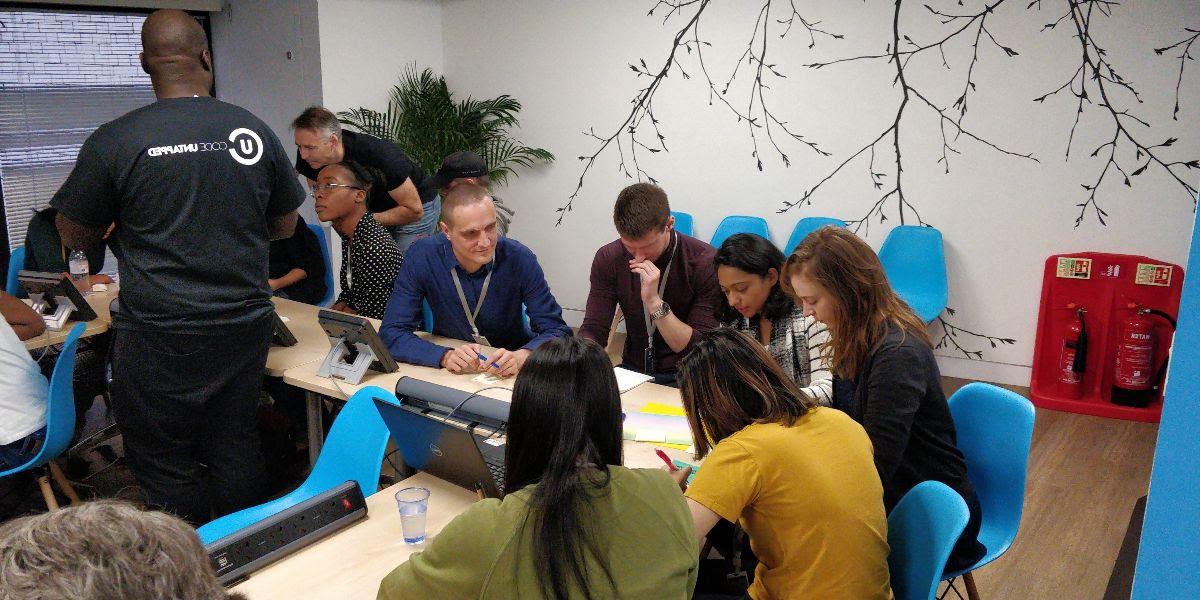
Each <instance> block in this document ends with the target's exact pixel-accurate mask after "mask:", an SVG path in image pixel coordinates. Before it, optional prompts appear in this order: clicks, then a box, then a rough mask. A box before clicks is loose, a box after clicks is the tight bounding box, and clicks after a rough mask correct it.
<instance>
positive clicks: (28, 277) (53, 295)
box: [17, 270, 96, 329]
mask: <svg viewBox="0 0 1200 600" xmlns="http://www.w3.org/2000/svg"><path fill="white" fill-rule="evenodd" d="M17 280H18V281H20V282H21V286H22V287H24V288H25V291H26V292H28V293H29V298H30V299H31V300H32V301H33V302H32V306H33V309H34V310H36V311H38V312H39V313H40V314H41V315H42V318H43V319H45V320H46V324H47V326H49V327H51V328H52V329H62V327H63V324H64V323H65V322H66V321H67V319H68V318H71V319H74V320H76V321H91V320H92V319H95V318H96V311H94V310H92V307H91V305H90V304H88V302H87V300H85V299H84V297H83V294H82V293H80V291H79V289H78V288H76V287H75V284H74V283H72V282H71V278H70V277H67V276H66V275H63V274H62V273H43V272H39V271H24V270H23V271H20V272H19V273H17Z"/></svg>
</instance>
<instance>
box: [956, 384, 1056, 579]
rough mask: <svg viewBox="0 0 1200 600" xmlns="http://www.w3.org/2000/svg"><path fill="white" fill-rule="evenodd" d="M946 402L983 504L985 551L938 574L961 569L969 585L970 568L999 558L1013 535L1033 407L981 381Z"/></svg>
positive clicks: (1018, 520)
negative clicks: (967, 565) (962, 566)
mask: <svg viewBox="0 0 1200 600" xmlns="http://www.w3.org/2000/svg"><path fill="white" fill-rule="evenodd" d="M947 403H948V404H949V405H950V414H951V416H952V417H953V419H954V428H955V430H956V431H957V435H958V447H959V449H960V450H962V453H963V456H964V457H966V459H967V476H968V477H969V478H970V479H971V486H972V487H974V488H975V494H976V495H977V496H978V497H979V504H980V507H981V508H982V510H983V518H982V521H981V522H980V526H979V542H980V543H982V544H983V545H984V546H986V547H987V554H985V555H984V556H983V558H981V559H980V560H979V562H977V563H975V564H974V565H972V566H971V568H969V569H963V570H961V571H953V572H949V571H948V572H946V573H945V574H943V575H942V578H943V579H953V578H954V577H958V576H959V575H964V576H965V578H966V579H968V582H967V587H968V589H971V588H973V586H974V582H973V581H970V577H971V571H974V570H975V569H978V568H979V567H982V566H984V565H986V564H988V563H990V562H992V561H993V560H996V559H997V558H999V557H1000V555H1001V554H1004V552H1005V551H1007V550H1008V548H1009V546H1011V545H1012V543H1013V540H1014V539H1016V537H1017V528H1018V527H1019V526H1020V524H1021V509H1022V507H1023V506H1024V502H1025V472H1026V466H1027V464H1028V462H1029V445H1030V443H1031V441H1032V439H1033V422H1034V414H1035V413H1034V410H1033V404H1032V403H1031V402H1030V401H1029V400H1027V399H1025V398H1023V397H1021V396H1020V395H1018V394H1016V393H1014V392H1010V391H1008V390H1006V389H1003V388H1000V387H997V386H994V385H991V384H987V383H979V382H975V383H969V384H967V385H965V386H963V387H962V388H961V389H959V390H958V391H957V392H954V395H952V396H950V399H949V400H947Z"/></svg>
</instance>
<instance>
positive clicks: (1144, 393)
mask: <svg viewBox="0 0 1200 600" xmlns="http://www.w3.org/2000/svg"><path fill="white" fill-rule="evenodd" d="M1129 308H1130V309H1131V312H1130V314H1129V317H1127V318H1126V319H1125V321H1124V322H1122V323H1121V330H1120V336H1119V337H1118V338H1117V352H1116V372H1115V373H1114V375H1113V386H1112V401H1113V403H1114V404H1121V405H1124V406H1138V407H1144V406H1146V405H1148V404H1150V402H1152V401H1153V400H1155V399H1156V398H1157V397H1158V390H1157V385H1158V380H1159V376H1160V375H1161V373H1162V371H1163V370H1164V368H1165V366H1166V365H1165V364H1164V365H1162V366H1161V367H1160V368H1155V366H1154V354H1155V350H1156V349H1157V344H1158V340H1157V338H1156V335H1155V333H1154V321H1153V320H1151V318H1150V317H1151V315H1155V316H1159V317H1162V318H1165V319H1166V320H1167V321H1169V322H1170V323H1171V328H1172V329H1174V327H1175V319H1174V318H1172V317H1171V316H1170V315H1168V314H1167V313H1164V312H1162V311H1159V310H1154V309H1150V308H1138V306H1137V305H1136V304H1133V303H1130V304H1129Z"/></svg>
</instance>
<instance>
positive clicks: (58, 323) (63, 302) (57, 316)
mask: <svg viewBox="0 0 1200 600" xmlns="http://www.w3.org/2000/svg"><path fill="white" fill-rule="evenodd" d="M29 298H30V300H31V302H30V308H32V309H33V310H34V311H36V312H37V313H38V314H39V315H42V320H43V321H45V322H46V329H49V330H50V331H62V329H63V327H65V326H66V324H67V321H68V320H70V318H71V314H72V313H74V312H75V303H73V302H71V300H70V299H69V298H67V297H66V296H55V297H54V303H53V306H54V312H49V311H50V306H51V303H50V302H47V301H46V298H45V295H44V294H30V295H29Z"/></svg>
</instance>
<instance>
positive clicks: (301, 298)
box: [267, 216, 328, 304]
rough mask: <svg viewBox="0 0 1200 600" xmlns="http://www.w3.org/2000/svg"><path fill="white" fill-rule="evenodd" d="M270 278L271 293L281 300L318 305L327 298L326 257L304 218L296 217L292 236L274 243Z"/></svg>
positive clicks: (272, 243)
mask: <svg viewBox="0 0 1200 600" xmlns="http://www.w3.org/2000/svg"><path fill="white" fill-rule="evenodd" d="M268 277H269V279H268V280H267V283H268V284H270V286H271V291H272V292H273V293H274V294H275V295H276V296H279V297H281V298H287V299H289V300H295V301H297V302H303V303H305V304H316V303H318V302H320V301H321V299H322V298H324V297H325V294H326V292H327V291H328V290H326V289H325V256H324V255H322V254H321V242H320V240H318V239H317V235H316V234H315V233H313V231H312V230H311V229H309V228H308V224H307V223H305V222H304V218H303V217H300V216H297V217H296V231H295V233H293V234H292V237H288V238H284V239H281V240H275V241H273V242H271V259H270V268H269V273H268Z"/></svg>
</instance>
